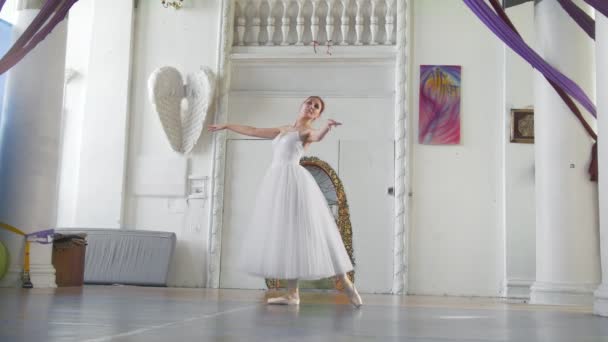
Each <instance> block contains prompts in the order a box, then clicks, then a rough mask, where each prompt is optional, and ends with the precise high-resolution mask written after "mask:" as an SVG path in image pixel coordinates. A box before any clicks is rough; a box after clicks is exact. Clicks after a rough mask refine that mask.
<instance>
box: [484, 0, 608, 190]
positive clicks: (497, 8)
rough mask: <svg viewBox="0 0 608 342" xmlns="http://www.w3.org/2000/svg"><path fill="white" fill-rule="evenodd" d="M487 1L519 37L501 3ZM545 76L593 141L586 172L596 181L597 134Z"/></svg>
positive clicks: (576, 108) (571, 102) (492, 0)
mask: <svg viewBox="0 0 608 342" xmlns="http://www.w3.org/2000/svg"><path fill="white" fill-rule="evenodd" d="M489 1H490V4H491V5H492V7H493V8H494V11H496V13H497V14H498V16H499V17H500V19H501V20H502V21H503V23H504V24H505V25H507V26H508V27H509V28H510V29H511V30H512V32H513V33H514V34H516V35H517V36H518V37H520V38H521V35H520V34H519V32H517V29H516V28H515V25H513V23H512V22H511V20H510V19H509V17H508V16H507V13H506V12H505V10H504V8H503V7H502V5H501V4H500V3H499V2H498V0H489ZM545 78H546V79H547V81H548V82H549V84H551V86H552V87H553V89H555V91H556V92H557V94H558V95H559V97H560V98H561V99H562V100H563V101H564V103H565V104H566V105H567V106H568V108H570V110H571V111H572V113H573V114H574V115H575V116H576V118H577V119H578V120H579V122H580V123H581V125H583V127H584V128H585V130H586V131H587V133H588V134H589V136H590V137H591V138H592V139H593V140H594V141H595V144H594V145H593V148H592V149H591V162H590V164H589V170H588V172H589V175H590V179H591V180H592V181H597V179H598V167H597V134H596V133H595V131H594V130H593V128H591V125H589V123H588V122H587V120H586V119H585V118H584V117H583V114H582V113H581V111H580V110H579V109H578V107H577V106H576V104H575V103H574V101H572V99H571V98H570V96H568V94H566V92H565V91H564V90H563V89H562V88H561V87H560V86H559V85H558V84H556V83H555V82H553V81H552V80H550V79H549V78H547V77H546V76H545Z"/></svg>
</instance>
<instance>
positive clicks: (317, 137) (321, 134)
mask: <svg viewBox="0 0 608 342" xmlns="http://www.w3.org/2000/svg"><path fill="white" fill-rule="evenodd" d="M341 124H342V123H340V122H337V121H335V120H333V119H328V120H327V123H326V124H325V125H324V126H323V127H321V129H320V130H318V131H310V133H309V134H308V139H306V140H307V141H308V142H316V141H321V140H323V138H325V135H327V133H329V131H330V130H331V129H332V127H334V126H340V125H341Z"/></svg>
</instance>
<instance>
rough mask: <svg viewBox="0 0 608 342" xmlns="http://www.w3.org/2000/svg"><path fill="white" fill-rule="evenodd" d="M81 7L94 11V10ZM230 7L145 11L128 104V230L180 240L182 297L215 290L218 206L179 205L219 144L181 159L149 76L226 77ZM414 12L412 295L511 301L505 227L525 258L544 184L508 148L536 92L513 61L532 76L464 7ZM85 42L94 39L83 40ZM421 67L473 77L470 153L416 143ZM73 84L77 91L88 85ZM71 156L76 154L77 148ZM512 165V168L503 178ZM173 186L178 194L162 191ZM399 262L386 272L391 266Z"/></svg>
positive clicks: (440, 1) (514, 270) (177, 281)
mask: <svg viewBox="0 0 608 342" xmlns="http://www.w3.org/2000/svg"><path fill="white" fill-rule="evenodd" d="M81 1H82V2H83V6H84V2H85V1H86V0H81ZM90 1H92V0H90ZM220 3H221V1H208V0H192V1H187V2H185V7H184V8H183V9H181V10H177V11H176V10H173V9H170V8H169V9H165V8H163V7H162V6H161V5H160V3H159V2H157V1H138V4H139V6H138V8H137V9H136V10H135V22H134V25H133V26H134V31H133V56H132V69H131V70H132V71H131V89H130V92H129V93H128V94H122V95H121V96H122V97H120V99H123V97H124V98H126V97H128V96H129V95H130V96H131V100H130V104H131V105H130V111H129V120H130V121H129V130H128V141H126V142H125V143H126V144H127V145H128V146H127V148H128V154H127V158H128V159H127V174H126V175H125V177H126V196H125V200H126V203H125V208H124V209H125V212H124V221H123V223H122V227H123V228H135V229H150V230H164V231H174V232H176V234H177V236H178V245H177V249H176V255H175V258H174V264H173V267H172V270H173V271H172V272H173V273H172V275H171V280H170V284H172V285H175V286H204V284H205V281H206V279H205V277H206V253H207V250H206V248H207V247H206V246H207V234H208V227H207V222H208V220H207V219H208V218H207V208H208V207H207V206H208V205H209V202H208V200H191V201H188V202H186V200H185V197H184V196H185V195H186V193H185V190H182V193H181V194H180V193H179V191H176V190H175V189H176V188H178V187H183V186H184V185H185V184H186V179H185V177H186V175H188V174H198V175H204V176H209V175H210V167H211V165H210V162H211V157H210V153H211V146H210V142H211V140H210V137H209V135H208V134H207V133H203V136H202V138H201V140H200V142H199V145H198V146H197V148H195V151H194V152H193V153H192V155H190V156H187V157H184V156H180V155H177V154H176V153H174V152H173V151H172V150H171V148H170V146H169V143H168V142H167V140H166V138H165V136H164V133H163V131H162V128H161V126H160V123H159V120H158V118H157V117H156V115H155V113H154V111H153V110H152V107H151V105H150V103H149V101H148V95H147V87H146V83H147V78H148V76H149V74H150V73H151V72H152V71H153V70H154V69H156V68H158V67H160V66H164V65H172V66H175V67H177V68H178V69H179V70H181V71H182V72H191V71H195V70H197V69H198V68H199V67H200V66H209V67H211V68H212V69H215V67H216V62H217V60H216V59H217V38H218V27H219V13H220ZM410 4H411V9H412V16H411V20H412V23H413V24H412V25H413V26H412V27H411V37H412V42H410V43H411V44H412V45H413V46H412V53H411V54H410V56H411V58H412V60H411V64H412V70H411V72H410V75H411V83H410V84H409V89H410V91H411V101H410V103H411V111H410V118H411V120H410V122H409V127H410V128H412V131H411V132H410V138H411V139H412V140H411V143H412V146H411V149H410V150H411V153H412V164H411V165H412V169H411V176H412V192H413V197H412V200H411V208H412V212H411V218H410V220H411V221H410V224H411V237H410V248H409V263H410V264H409V266H410V267H409V272H410V273H409V284H410V289H409V290H410V293H413V294H451V295H478V296H497V295H501V294H502V291H503V288H504V286H505V284H504V280H505V272H506V271H505V251H504V248H505V236H504V234H505V231H504V229H505V226H506V227H507V231H506V235H507V238H508V239H509V241H510V242H509V244H507V248H510V247H509V246H511V247H513V246H521V242H518V241H521V240H522V239H523V240H524V241H526V243H528V241H527V240H525V239H526V236H527V234H528V233H530V231H529V230H528V229H531V230H532V233H533V226H530V225H529V223H530V222H532V223H533V215H534V214H533V212H529V211H527V212H526V213H524V214H522V210H524V209H526V208H527V209H530V208H531V207H530V206H526V205H525V201H524V202H521V203H520V202H518V201H520V200H522V199H524V200H531V198H530V197H531V195H530V189H531V187H533V185H532V184H531V180H532V179H533V174H528V173H527V172H528V171H529V170H528V169H527V168H528V167H529V163H530V159H529V158H531V154H532V153H533V152H532V151H531V149H532V147H531V146H527V145H526V146H522V145H519V144H518V145H515V144H506V145H505V142H504V139H508V136H507V135H506V134H507V132H506V125H507V123H508V122H507V119H506V113H507V111H506V108H508V107H510V106H511V104H512V105H513V106H520V105H527V103H526V101H527V100H526V99H527V96H529V93H528V92H526V90H525V89H526V88H525V87H527V84H528V83H526V82H525V81H524V82H523V83H524V84H525V86H523V87H522V86H521V85H520V84H521V81H518V80H515V79H512V78H510V79H507V80H506V84H505V80H504V72H505V70H504V67H505V64H504V63H505V60H506V62H507V68H509V69H510V68H513V70H518V71H514V73H513V75H515V74H519V73H521V74H522V75H523V76H522V77H524V78H525V77H528V76H525V75H524V74H526V72H527V71H526V70H525V67H523V66H521V65H518V62H517V61H516V58H515V57H512V56H510V55H508V54H506V55H505V51H504V48H503V46H502V44H501V43H500V42H499V40H498V39H497V38H495V37H494V35H493V34H491V33H490V32H489V31H488V30H487V29H486V28H485V27H484V26H483V25H482V24H481V23H480V21H479V20H478V19H477V18H476V17H475V16H474V15H473V14H472V13H471V12H470V11H469V9H468V8H467V7H466V6H464V5H463V4H462V3H461V2H460V1H445V0H425V1H415V0H412V1H410ZM83 11H84V9H83ZM517 11H518V10H517V9H514V10H511V13H512V14H515V17H514V19H516V20H517V17H518V15H520V14H516V12H517ZM74 13H75V12H73V13H72V16H74ZM84 15H86V13H85V14H84ZM521 18H522V20H523V21H521V22H522V23H524V22H527V20H528V17H527V14H525V13H524V14H521ZM83 20H84V19H83ZM516 22H518V21H516ZM518 25H519V24H518ZM524 26H525V25H524ZM526 30H527V29H526ZM84 36H86V33H85V32H83V33H82V34H81V35H80V37H81V38H76V36H74V37H75V38H74V39H83V38H82V37H84ZM93 43H94V42H93ZM82 53H83V56H84V54H85V52H82ZM82 58H85V59H86V58H87V57H86V56H85V57H82ZM421 64H459V65H462V66H463V69H462V70H463V74H462V87H463V88H462V106H461V113H462V121H461V123H462V143H461V144H460V145H458V146H424V145H418V144H417V143H414V142H415V141H417V137H416V134H417V117H418V111H417V107H418V94H417V92H418V83H419V82H418V80H419V66H420V65H421ZM85 66H86V65H83V70H85ZM507 74H508V75H511V74H510V73H509V72H507ZM72 82H73V84H77V82H79V80H78V78H75V79H74V80H73V81H72ZM289 84H290V83H287V85H288V86H289ZM68 87H71V85H68ZM116 96H118V95H116ZM79 106H82V104H79V103H78V101H77V99H74V102H68V106H67V108H66V109H67V110H68V111H69V110H70V109H71V108H78V107H79ZM81 113H82V112H81ZM80 115H82V114H80ZM68 129H69V128H66V132H67V130H68ZM80 133H81V134H84V133H85V132H80ZM70 146H71V147H74V149H77V147H76V145H70ZM528 150H530V151H528ZM520 158H521V159H520ZM64 163H65V160H64ZM503 164H505V165H507V167H506V169H505V171H504V172H503V171H502V169H501V167H502V165H503ZM182 170H183V172H182ZM530 172H531V171H530ZM163 174H173V175H172V176H171V178H170V181H167V179H163V178H162V176H158V175H163ZM503 182H504V183H503ZM168 183H171V184H172V185H171V186H170V187H165V188H163V187H162V186H159V185H163V184H164V185H167V184H168ZM62 186H64V185H63V183H62ZM67 186H72V187H73V188H76V187H78V186H79V185H78V184H76V183H72V184H71V185H69V183H68V185H67ZM505 187H506V190H504V189H505ZM503 192H504V193H503ZM528 196H530V197H528ZM505 200H506V201H507V202H504V201H505ZM66 203H67V204H66V205H68V206H69V205H70V204H69V203H70V202H66ZM72 203H73V202H72ZM100 205H103V203H101V202H100ZM532 205H533V203H532ZM505 210H506V211H505ZM510 232H512V233H513V234H510ZM532 236H533V235H532ZM511 239H513V240H511ZM531 243H532V244H533V241H531ZM526 246H527V245H526ZM389 248H392V246H389ZM526 248H527V247H526ZM522 254H525V255H519V254H513V255H512V256H513V259H509V254H508V253H507V260H506V264H507V267H509V269H508V272H507V276H508V277H510V276H512V277H513V278H518V277H522V278H525V277H527V276H528V275H530V274H531V272H532V273H533V270H531V269H530V267H533V263H530V264H527V263H526V260H528V259H529V257H530V255H533V253H532V252H530V250H529V249H526V250H525V251H524V252H522ZM392 262H393V261H392V259H387V260H386V263H387V265H392ZM511 266H512V267H511Z"/></svg>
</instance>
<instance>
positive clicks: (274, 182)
mask: <svg viewBox="0 0 608 342" xmlns="http://www.w3.org/2000/svg"><path fill="white" fill-rule="evenodd" d="M324 109H325V103H324V102H323V100H322V99H321V98H320V97H318V96H310V97H309V98H307V99H306V100H305V101H304V102H303V103H302V105H301V107H300V112H299V114H298V116H297V119H296V122H295V123H294V124H293V125H288V126H281V127H275V128H257V127H251V126H243V125H236V124H220V125H210V126H209V128H208V129H209V131H211V132H216V131H220V130H224V129H227V130H230V131H233V132H236V133H239V134H243V135H247V136H252V137H258V138H265V139H273V140H272V147H273V159H272V163H271V165H270V167H269V168H268V170H267V171H266V175H265V176H264V178H263V179H262V181H261V183H260V187H259V192H258V195H257V198H256V202H255V210H254V213H253V217H252V220H251V221H250V224H249V225H248V227H247V230H246V233H245V237H244V239H243V241H245V242H246V243H245V244H243V250H242V254H241V255H242V258H241V262H240V264H241V266H242V268H243V269H244V270H245V271H246V272H247V273H250V274H253V275H257V276H261V277H265V278H273V279H287V284H288V286H287V289H288V290H287V294H286V295H284V296H280V297H276V298H269V299H268V301H267V303H268V304H284V305H298V304H299V303H300V293H299V289H298V280H299V279H302V280H313V279H322V278H327V277H331V276H335V277H336V280H338V281H341V282H342V284H344V291H345V293H346V294H347V296H348V298H349V300H350V302H351V303H352V304H353V305H354V306H355V307H357V308H358V307H360V306H361V305H362V301H361V297H360V296H359V293H358V292H357V289H356V288H355V286H354V284H353V283H352V282H351V281H350V280H349V279H348V277H347V276H346V273H347V272H349V271H351V270H352V269H353V265H352V263H351V261H350V259H349V257H348V254H347V253H346V248H345V247H344V243H343V242H342V238H341V236H340V233H339V231H338V228H337V226H336V222H335V220H334V217H333V215H332V213H331V211H330V209H329V207H328V205H327V202H326V200H325V197H324V196H323V193H322V192H321V189H320V188H319V186H318V185H317V183H316V181H315V180H314V178H313V177H312V175H311V174H310V173H309V172H308V171H307V170H306V169H305V168H304V167H302V166H300V164H299V161H300V158H301V157H302V155H303V153H304V150H305V149H306V148H307V147H308V146H309V145H310V144H312V143H313V142H319V141H321V140H323V138H324V137H325V136H326V135H327V133H329V131H331V129H332V128H333V127H337V126H340V125H341V123H339V122H337V121H335V120H332V119H328V120H327V123H326V124H325V125H323V127H322V128H321V129H319V130H315V129H313V128H312V126H311V124H312V123H313V122H314V121H315V120H317V119H318V118H319V117H320V116H321V113H323V110H324Z"/></svg>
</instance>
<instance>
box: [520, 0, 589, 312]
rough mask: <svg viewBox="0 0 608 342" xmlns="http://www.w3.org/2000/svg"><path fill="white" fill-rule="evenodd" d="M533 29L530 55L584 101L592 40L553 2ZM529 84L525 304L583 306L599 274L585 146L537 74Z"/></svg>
mask: <svg viewBox="0 0 608 342" xmlns="http://www.w3.org/2000/svg"><path fill="white" fill-rule="evenodd" d="M583 8H586V9H587V10H588V9H589V6H586V5H583ZM535 26H536V36H537V37H539V39H537V51H538V52H539V53H540V54H541V55H542V56H543V57H544V58H545V59H546V60H547V61H548V62H549V63H551V64H552V65H553V66H555V67H556V68H557V69H559V70H561V71H562V72H564V73H565V74H566V75H568V76H569V77H571V78H572V79H573V80H574V81H575V82H577V83H578V84H579V85H581V87H582V88H583V89H585V91H586V92H587V94H589V95H590V96H592V95H593V94H594V65H595V58H594V50H593V41H592V40H591V39H589V38H588V37H587V36H585V33H584V32H583V31H582V30H581V29H580V28H579V27H577V26H576V24H575V23H574V22H573V21H572V20H571V19H570V18H569V17H568V15H567V14H566V13H565V12H564V10H563V9H562V8H561V7H560V5H559V4H558V3H557V1H540V2H538V3H537V4H536V5H535ZM534 82H535V121H536V122H535V158H536V165H535V178H536V189H535V190H536V282H535V283H534V284H533V286H532V288H531V301H532V302H533V303H538V304H562V305H591V303H592V302H593V291H594V290H595V288H596V287H597V284H598V283H599V276H600V274H599V267H600V265H599V250H598V233H597V232H598V224H599V223H598V208H597V183H593V182H591V181H589V175H588V173H587V168H588V166H589V161H590V152H591V146H592V140H591V139H590V138H589V136H588V135H587V133H586V132H585V130H584V129H583V127H582V126H581V125H580V123H579V122H578V121H577V120H576V118H575V117H574V115H572V113H570V110H569V109H568V108H567V107H566V105H565V104H564V103H563V101H562V100H561V99H560V98H559V97H558V95H557V94H556V92H555V90H553V88H552V87H551V86H550V85H549V83H547V81H546V80H545V79H544V78H543V77H542V76H541V75H540V74H539V73H535V80H534Z"/></svg>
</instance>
